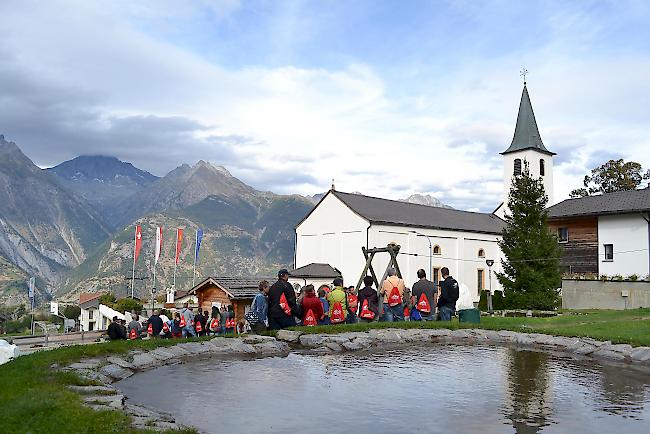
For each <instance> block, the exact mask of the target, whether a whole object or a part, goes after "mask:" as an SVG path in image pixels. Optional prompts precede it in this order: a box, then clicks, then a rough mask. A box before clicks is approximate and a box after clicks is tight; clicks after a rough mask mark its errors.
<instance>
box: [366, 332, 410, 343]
mask: <svg viewBox="0 0 650 434" xmlns="http://www.w3.org/2000/svg"><path fill="white" fill-rule="evenodd" d="M401 332H402V330H399V331H398V330H397V329H384V330H377V329H373V330H370V331H369V332H368V334H369V335H370V337H372V338H373V339H376V340H378V341H381V342H385V343H400V342H403V337H402V334H401Z"/></svg>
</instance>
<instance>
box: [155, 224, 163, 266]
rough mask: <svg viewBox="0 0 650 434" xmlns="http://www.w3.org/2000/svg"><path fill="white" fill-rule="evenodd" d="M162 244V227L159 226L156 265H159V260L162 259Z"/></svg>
mask: <svg viewBox="0 0 650 434" xmlns="http://www.w3.org/2000/svg"><path fill="white" fill-rule="evenodd" d="M162 243H163V234H162V226H158V227H157V228H156V260H155V263H156V264H158V258H160V252H162Z"/></svg>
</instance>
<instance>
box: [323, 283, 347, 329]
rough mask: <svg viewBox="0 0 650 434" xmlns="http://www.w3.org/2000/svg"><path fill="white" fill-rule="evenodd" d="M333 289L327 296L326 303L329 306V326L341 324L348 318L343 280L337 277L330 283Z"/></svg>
mask: <svg viewBox="0 0 650 434" xmlns="http://www.w3.org/2000/svg"><path fill="white" fill-rule="evenodd" d="M332 283H333V285H334V289H333V290H332V291H331V292H330V293H329V294H327V303H328V304H329V306H330V312H329V317H330V324H343V323H345V319H346V318H347V316H348V295H347V294H346V293H345V291H344V290H343V279H342V278H340V277H337V278H336V279H334V282H332Z"/></svg>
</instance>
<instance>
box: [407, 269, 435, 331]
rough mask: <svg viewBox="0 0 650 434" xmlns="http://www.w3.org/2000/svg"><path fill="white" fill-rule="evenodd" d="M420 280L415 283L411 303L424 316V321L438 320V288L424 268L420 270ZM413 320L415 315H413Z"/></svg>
mask: <svg viewBox="0 0 650 434" xmlns="http://www.w3.org/2000/svg"><path fill="white" fill-rule="evenodd" d="M418 278H419V279H420V280H418V281H417V282H415V283H414V284H413V292H412V294H411V304H412V306H413V309H415V310H417V311H418V312H419V313H420V315H419V316H420V317H422V321H435V320H436V302H437V301H438V300H437V298H438V297H437V295H438V294H437V290H436V287H435V285H434V284H433V282H432V281H430V280H428V279H427V273H426V272H425V271H424V270H423V269H419V270H418ZM411 320H413V315H411Z"/></svg>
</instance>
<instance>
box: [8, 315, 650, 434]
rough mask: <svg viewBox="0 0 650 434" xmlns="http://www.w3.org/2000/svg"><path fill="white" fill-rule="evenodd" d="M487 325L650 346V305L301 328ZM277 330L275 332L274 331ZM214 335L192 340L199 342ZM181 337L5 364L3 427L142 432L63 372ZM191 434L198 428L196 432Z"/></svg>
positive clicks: (68, 349) (49, 353)
mask: <svg viewBox="0 0 650 434" xmlns="http://www.w3.org/2000/svg"><path fill="white" fill-rule="evenodd" d="M391 327H394V328H451V329H457V328H477V327H478V328H485V329H492V330H514V331H523V332H537V333H547V334H552V335H560V336H582V337H592V338H595V339H599V340H611V341H612V342H614V343H629V344H632V345H635V346H638V345H644V346H650V309H637V310H627V311H583V312H563V313H562V315H559V316H557V317H551V318H525V317H518V318H501V317H482V318H481V323H480V324H459V323H458V320H456V319H454V320H453V321H452V322H451V323H441V322H433V323H432V322H426V323H425V322H400V323H371V324H365V323H363V324H349V325H336V326H319V327H297V328H296V329H297V330H301V331H303V332H305V333H342V332H346V331H366V330H369V329H372V328H391ZM269 334H271V333H269ZM204 339H209V338H198V339H191V340H189V341H198V340H204ZM178 343H179V340H166V339H162V340H148V341H119V342H108V343H103V344H95V345H77V346H71V347H63V348H59V349H56V350H52V351H42V352H37V353H34V354H31V355H27V356H23V357H19V358H18V359H17V360H14V361H12V362H10V363H7V364H4V365H1V366H0V427H1V429H0V431H2V432H32V433H59V432H60V433H79V432H84V433H94V432H122V433H131V432H142V431H137V430H133V429H132V428H131V427H130V419H129V417H128V416H127V415H124V414H122V413H120V412H117V411H102V412H97V411H94V410H91V409H89V408H87V407H84V406H83V405H82V404H81V398H80V396H79V395H77V394H75V393H73V392H71V391H69V390H68V389H67V388H66V387H65V386H66V385H69V384H83V382H82V381H81V379H80V378H78V377H77V376H76V375H75V374H72V373H66V372H60V371H59V370H56V369H53V368H52V366H53V365H58V366H64V365H67V364H70V363H73V362H76V361H79V360H81V359H83V358H91V357H98V356H105V355H109V354H125V353H127V352H128V351H129V350H133V349H138V348H141V349H153V348H155V347H159V346H168V345H175V344H178ZM188 432H194V431H192V430H190V431H188Z"/></svg>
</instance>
